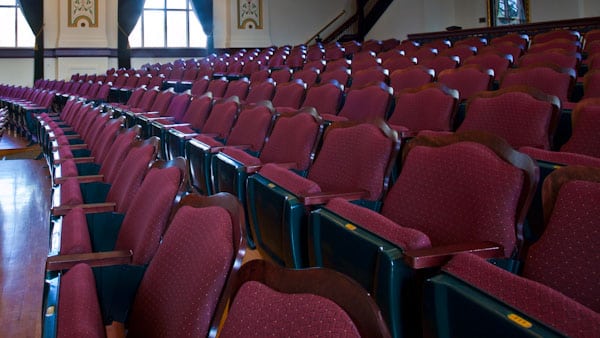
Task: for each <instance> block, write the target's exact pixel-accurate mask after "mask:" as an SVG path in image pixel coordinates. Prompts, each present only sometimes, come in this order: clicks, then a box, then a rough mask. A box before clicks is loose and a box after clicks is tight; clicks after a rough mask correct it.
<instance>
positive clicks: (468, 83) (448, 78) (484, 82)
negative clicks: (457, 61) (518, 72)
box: [437, 64, 494, 102]
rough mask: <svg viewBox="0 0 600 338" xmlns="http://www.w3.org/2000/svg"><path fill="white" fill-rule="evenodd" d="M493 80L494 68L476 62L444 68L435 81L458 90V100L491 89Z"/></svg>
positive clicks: (460, 100)
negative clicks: (453, 67) (454, 67)
mask: <svg viewBox="0 0 600 338" xmlns="http://www.w3.org/2000/svg"><path fill="white" fill-rule="evenodd" d="M493 81H494V70H493V69H488V68H483V67H481V66H479V65H477V64H472V65H468V66H462V67H459V68H456V69H446V70H444V71H442V72H441V73H439V74H438V76H437V82H439V83H443V84H445V85H446V86H448V88H452V89H456V90H458V100H459V102H462V101H465V100H467V99H469V98H470V97H472V96H473V95H474V94H476V93H478V92H481V91H485V90H491V89H492V82H493Z"/></svg>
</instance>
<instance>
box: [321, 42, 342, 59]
mask: <svg viewBox="0 0 600 338" xmlns="http://www.w3.org/2000/svg"><path fill="white" fill-rule="evenodd" d="M345 55H346V49H345V48H344V47H342V45H341V44H340V43H339V42H332V43H329V44H327V45H325V56H324V59H325V60H326V61H331V60H337V59H341V58H343V57H345Z"/></svg>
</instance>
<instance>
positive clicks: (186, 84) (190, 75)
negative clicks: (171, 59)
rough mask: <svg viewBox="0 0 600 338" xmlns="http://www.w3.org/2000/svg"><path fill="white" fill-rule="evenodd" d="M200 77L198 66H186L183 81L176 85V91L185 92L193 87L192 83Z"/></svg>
mask: <svg viewBox="0 0 600 338" xmlns="http://www.w3.org/2000/svg"><path fill="white" fill-rule="evenodd" d="M197 77H198V68H184V71H183V75H182V76H181V81H179V83H177V85H176V86H175V91H176V92H178V93H181V92H184V91H186V90H188V89H191V88H192V84H193V83H194V81H196V78H197Z"/></svg>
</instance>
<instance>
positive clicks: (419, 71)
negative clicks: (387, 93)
mask: <svg viewBox="0 0 600 338" xmlns="http://www.w3.org/2000/svg"><path fill="white" fill-rule="evenodd" d="M434 76H435V71H434V70H433V69H430V68H425V67H422V66H411V67H407V68H404V69H398V70H396V71H394V72H392V73H391V74H390V86H391V87H392V88H393V89H394V93H398V92H400V91H401V90H402V89H407V88H417V87H421V86H422V85H424V84H427V83H430V82H432V81H433V78H434Z"/></svg>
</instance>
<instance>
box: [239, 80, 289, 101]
mask: <svg viewBox="0 0 600 338" xmlns="http://www.w3.org/2000/svg"><path fill="white" fill-rule="evenodd" d="M288 81H289V79H288ZM273 94H275V84H274V83H273V82H268V81H264V82H260V83H258V84H255V85H254V86H250V89H249V90H248V96H246V102H247V103H258V102H260V101H264V100H271V99H272V98H273Z"/></svg>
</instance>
